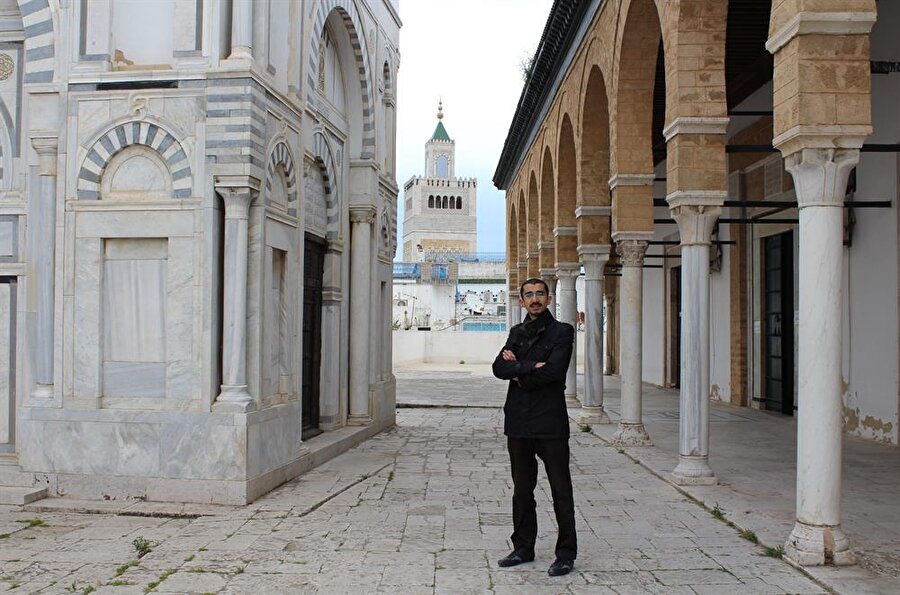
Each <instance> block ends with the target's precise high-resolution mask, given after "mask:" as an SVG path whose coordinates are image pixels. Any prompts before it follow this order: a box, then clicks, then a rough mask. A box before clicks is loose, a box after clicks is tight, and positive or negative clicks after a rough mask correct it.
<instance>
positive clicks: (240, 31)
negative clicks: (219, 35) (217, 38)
mask: <svg viewBox="0 0 900 595" xmlns="http://www.w3.org/2000/svg"><path fill="white" fill-rule="evenodd" d="M228 59H229V60H242V61H247V62H252V61H253V0H232V2H231V55H229V56H228Z"/></svg>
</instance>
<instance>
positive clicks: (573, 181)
mask: <svg viewBox="0 0 900 595" xmlns="http://www.w3.org/2000/svg"><path fill="white" fill-rule="evenodd" d="M557 138H558V141H559V145H558V148H557V153H556V161H557V176H556V203H555V208H554V211H555V213H554V215H555V229H554V230H553V235H554V237H555V241H556V264H559V263H561V262H577V261H578V253H577V238H576V229H575V205H576V203H577V198H576V193H577V191H578V161H577V157H576V150H575V132H574V130H573V129H572V120H571V118H569V114H568V113H566V114H564V115H563V117H562V122H561V124H560V127H559V134H558V135H557Z"/></svg>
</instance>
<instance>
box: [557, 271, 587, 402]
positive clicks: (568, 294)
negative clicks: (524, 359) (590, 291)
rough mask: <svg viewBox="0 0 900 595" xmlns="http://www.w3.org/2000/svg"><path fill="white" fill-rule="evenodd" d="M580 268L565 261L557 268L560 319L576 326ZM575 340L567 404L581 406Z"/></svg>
mask: <svg viewBox="0 0 900 595" xmlns="http://www.w3.org/2000/svg"><path fill="white" fill-rule="evenodd" d="M580 268H581V267H580V266H579V265H578V264H577V263H575V264H568V263H563V264H560V265H559V268H557V269H556V276H557V278H558V279H559V299H558V300H557V303H558V304H559V320H560V321H561V322H567V323H569V324H571V325H572V326H573V327H576V328H577V324H578V305H577V304H578V302H577V294H576V293H575V280H576V279H578V275H579V274H580V273H581V271H580V270H579V269H580ZM576 336H577V332H576ZM573 341H574V344H573V345H572V357H571V359H570V360H569V369H568V370H567V371H566V406H567V407H580V406H581V403H579V402H578V396H577V391H576V389H577V381H576V376H577V370H576V369H575V361H576V357H575V356H576V353H575V351H576V345H577V344H578V341H577V340H574V339H573Z"/></svg>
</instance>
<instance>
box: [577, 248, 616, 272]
mask: <svg viewBox="0 0 900 595" xmlns="http://www.w3.org/2000/svg"><path fill="white" fill-rule="evenodd" d="M609 252H610V246H608V245H604V244H582V245H581V246H578V255H579V256H580V257H581V262H582V264H583V265H584V280H585V281H600V280H601V279H603V270H604V269H605V268H606V263H607V262H609Z"/></svg>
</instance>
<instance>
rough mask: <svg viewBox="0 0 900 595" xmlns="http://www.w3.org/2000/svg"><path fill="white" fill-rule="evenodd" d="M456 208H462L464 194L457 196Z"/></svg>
mask: <svg viewBox="0 0 900 595" xmlns="http://www.w3.org/2000/svg"><path fill="white" fill-rule="evenodd" d="M456 208H457V209H462V196H457V197H456Z"/></svg>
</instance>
